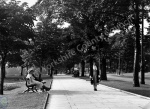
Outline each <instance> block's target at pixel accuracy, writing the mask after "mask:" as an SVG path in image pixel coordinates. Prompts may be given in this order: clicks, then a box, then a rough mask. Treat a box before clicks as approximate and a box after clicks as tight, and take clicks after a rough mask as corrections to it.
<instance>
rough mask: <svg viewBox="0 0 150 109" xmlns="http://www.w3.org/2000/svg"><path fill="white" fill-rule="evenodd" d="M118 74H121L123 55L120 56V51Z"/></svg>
mask: <svg viewBox="0 0 150 109" xmlns="http://www.w3.org/2000/svg"><path fill="white" fill-rule="evenodd" d="M117 73H118V75H120V74H121V56H120V53H119V65H118V72H117Z"/></svg>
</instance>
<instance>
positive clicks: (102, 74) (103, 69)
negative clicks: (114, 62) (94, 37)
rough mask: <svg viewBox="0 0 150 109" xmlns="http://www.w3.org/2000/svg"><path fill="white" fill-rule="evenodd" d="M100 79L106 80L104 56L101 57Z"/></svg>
mask: <svg viewBox="0 0 150 109" xmlns="http://www.w3.org/2000/svg"><path fill="white" fill-rule="evenodd" d="M101 80H107V74H106V58H105V57H102V68H101Z"/></svg>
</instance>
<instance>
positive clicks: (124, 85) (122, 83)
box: [79, 73, 150, 97]
mask: <svg viewBox="0 0 150 109" xmlns="http://www.w3.org/2000/svg"><path fill="white" fill-rule="evenodd" d="M132 76H133V74H132V73H127V74H124V75H120V76H117V75H116V74H107V79H108V80H107V81H101V82H100V84H102V85H106V86H109V87H113V88H117V89H121V90H124V91H128V92H132V93H135V94H139V95H143V96H146V97H150V79H149V77H150V73H146V74H145V82H146V84H144V85H143V84H140V87H133V77H132ZM79 78H81V79H85V80H87V81H89V82H90V79H89V77H79Z"/></svg>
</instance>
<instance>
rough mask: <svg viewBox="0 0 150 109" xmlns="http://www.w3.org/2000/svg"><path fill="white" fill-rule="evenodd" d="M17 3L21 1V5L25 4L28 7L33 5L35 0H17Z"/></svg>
mask: <svg viewBox="0 0 150 109" xmlns="http://www.w3.org/2000/svg"><path fill="white" fill-rule="evenodd" d="M18 1H21V2H22V3H23V2H27V3H28V5H29V7H30V6H32V5H34V4H35V3H36V2H37V0H18Z"/></svg>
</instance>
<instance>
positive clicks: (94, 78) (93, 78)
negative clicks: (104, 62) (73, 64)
mask: <svg viewBox="0 0 150 109" xmlns="http://www.w3.org/2000/svg"><path fill="white" fill-rule="evenodd" d="M90 79H91V84H92V85H93V87H94V91H97V85H98V83H99V72H98V68H97V66H96V63H95V62H94V63H93V71H92V73H91V75H90Z"/></svg>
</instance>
